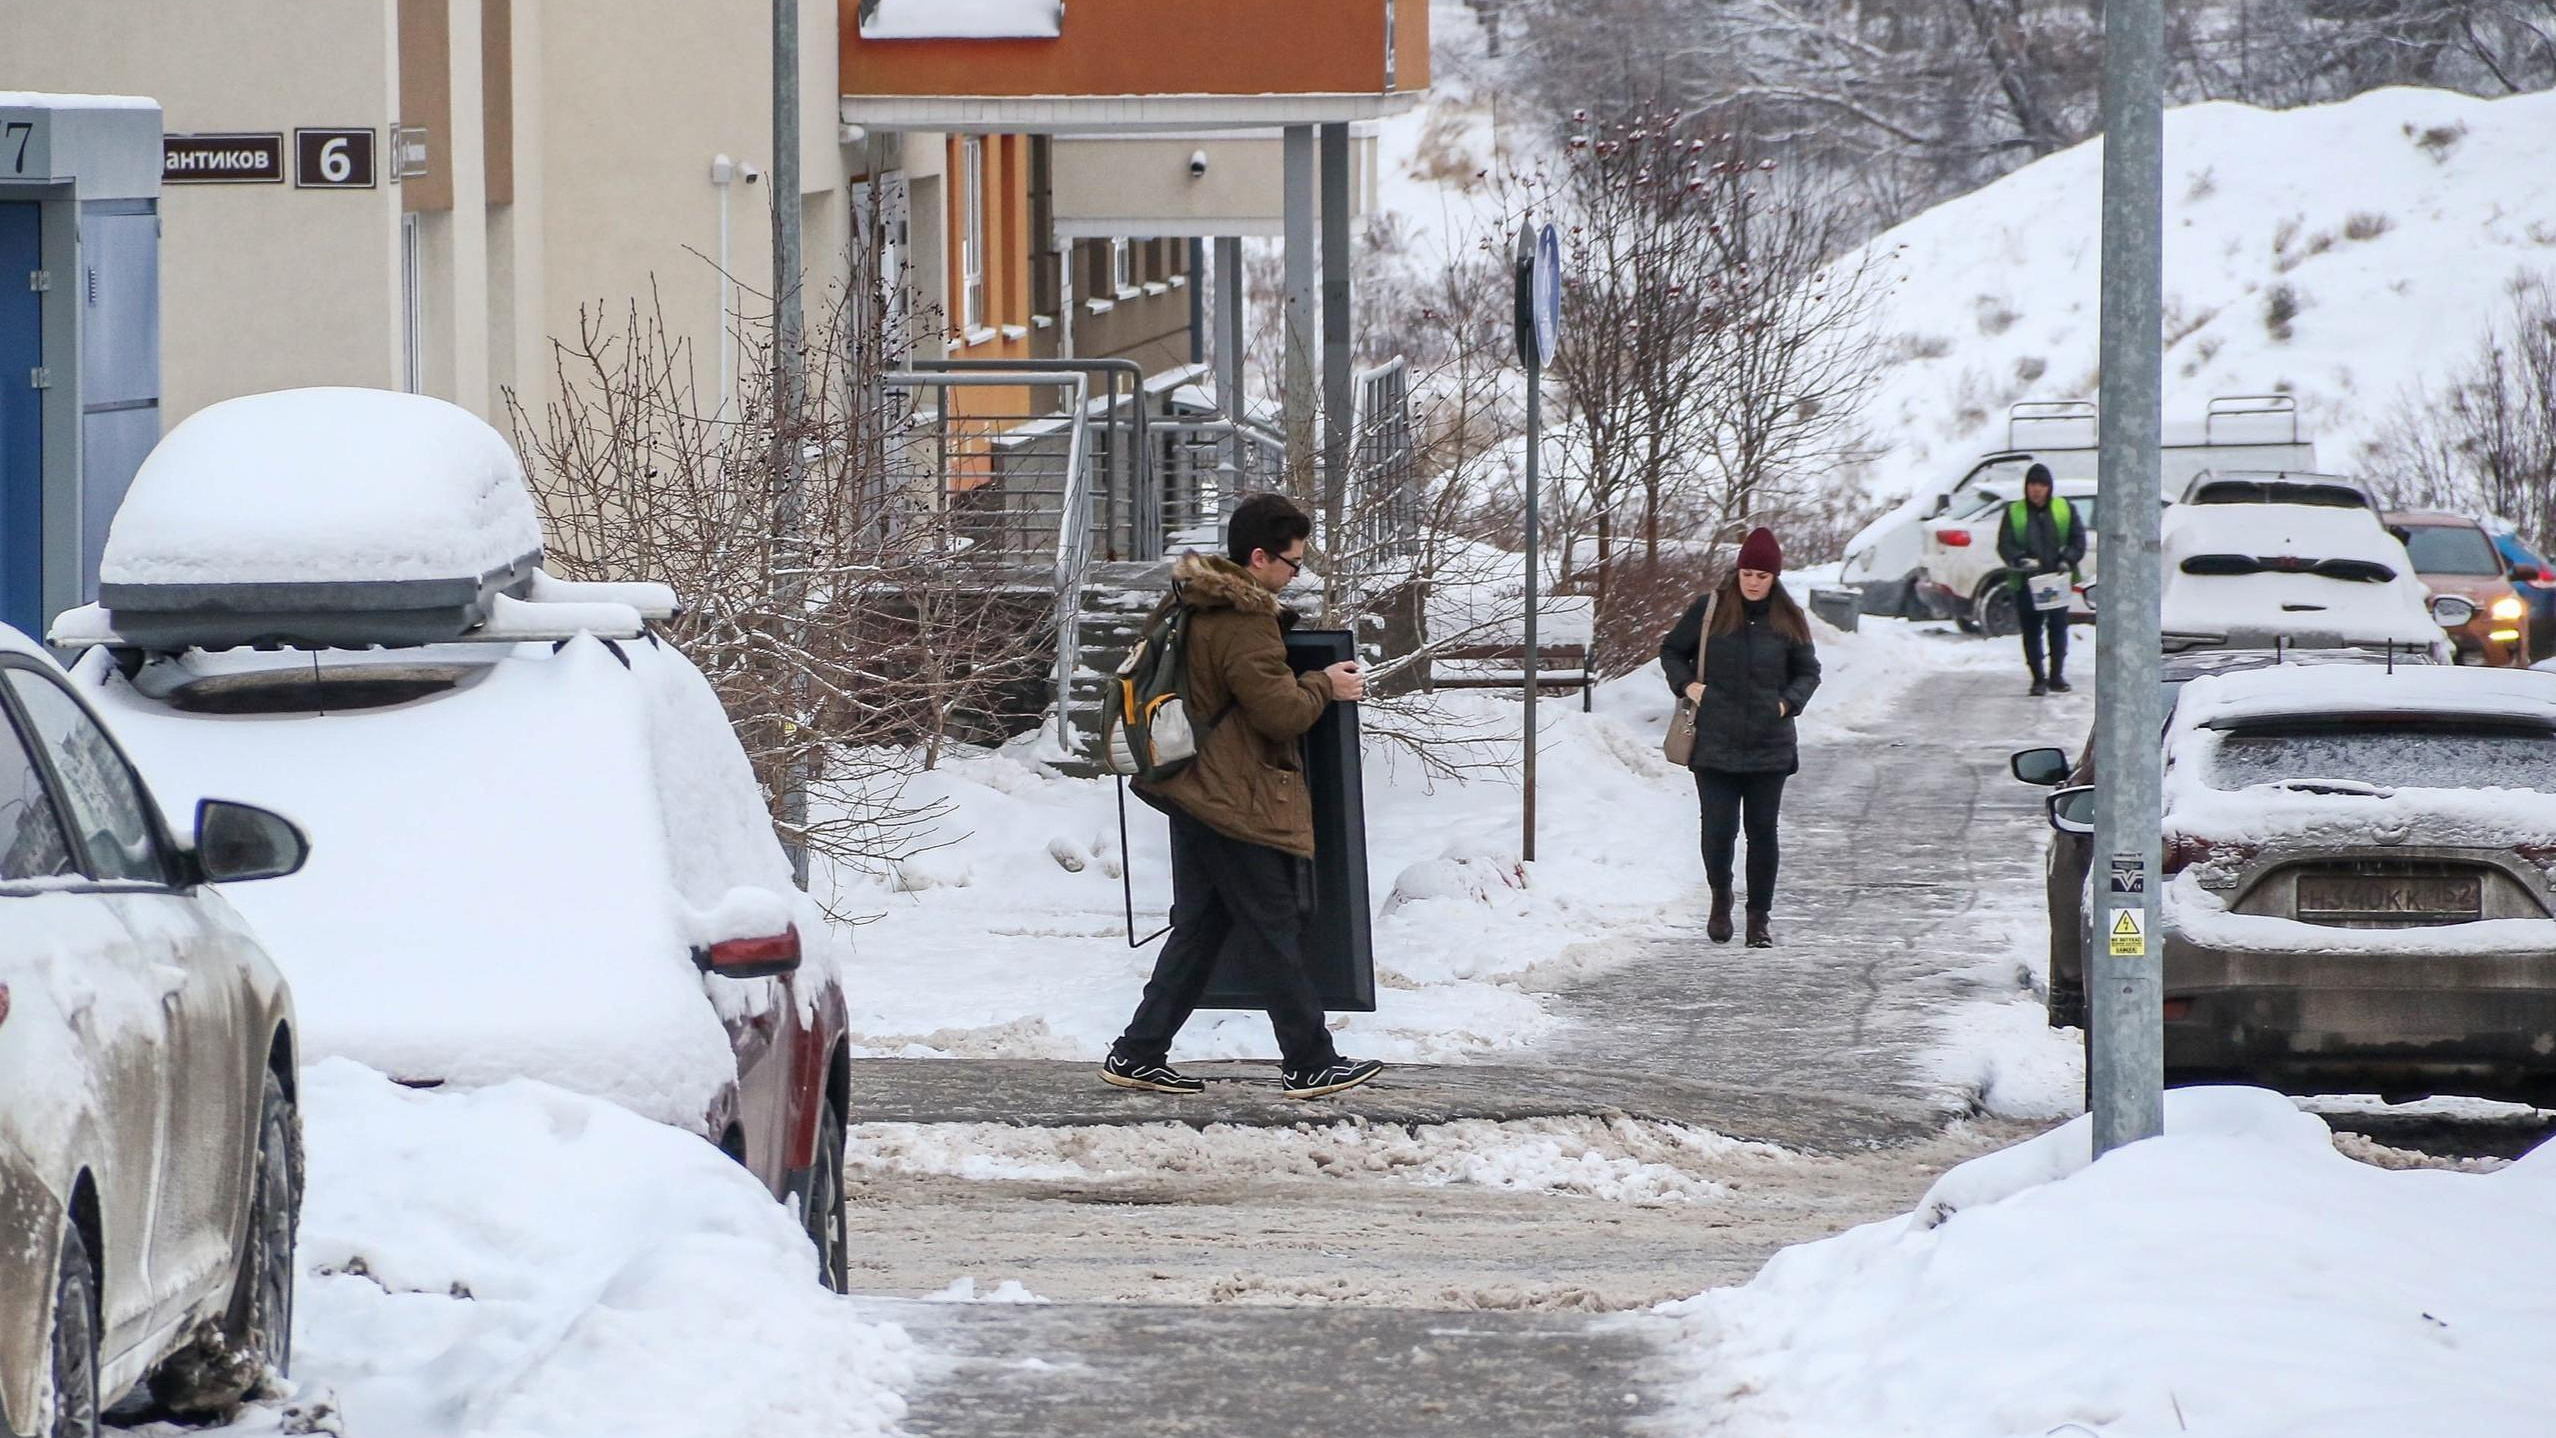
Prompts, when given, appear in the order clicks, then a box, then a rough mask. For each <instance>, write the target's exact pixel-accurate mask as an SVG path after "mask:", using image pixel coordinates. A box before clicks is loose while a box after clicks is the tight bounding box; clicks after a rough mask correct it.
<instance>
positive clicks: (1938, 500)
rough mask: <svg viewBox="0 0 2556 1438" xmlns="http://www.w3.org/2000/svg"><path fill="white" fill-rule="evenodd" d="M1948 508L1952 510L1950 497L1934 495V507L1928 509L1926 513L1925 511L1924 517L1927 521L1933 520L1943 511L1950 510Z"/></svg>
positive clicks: (1947, 495)
mask: <svg viewBox="0 0 2556 1438" xmlns="http://www.w3.org/2000/svg"><path fill="white" fill-rule="evenodd" d="M1950 508H1952V496H1951V495H1949V494H1939V495H1936V496H1935V506H1934V508H1932V509H1929V510H1927V511H1926V517H1927V518H1928V519H1933V518H1934V517H1935V516H1937V515H1939V514H1942V513H1943V512H1944V511H1945V510H1947V509H1950Z"/></svg>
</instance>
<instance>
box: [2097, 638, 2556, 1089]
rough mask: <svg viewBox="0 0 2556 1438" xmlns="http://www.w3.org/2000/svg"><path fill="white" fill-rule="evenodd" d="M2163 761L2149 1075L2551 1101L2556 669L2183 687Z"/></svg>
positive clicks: (2555, 1060) (2379, 669) (2289, 670)
mask: <svg viewBox="0 0 2556 1438" xmlns="http://www.w3.org/2000/svg"><path fill="white" fill-rule="evenodd" d="M2165 761H2166V795H2165V811H2164V819H2165V833H2164V851H2165V871H2166V873H2167V875H2168V882H2167V884H2166V886H2165V888H2164V890H2163V892H2162V894H2161V896H2160V897H2161V915H2162V925H2163V929H2164V964H2165V975H2164V977H2165V984H2164V989H2165V1059H2166V1069H2167V1074H2168V1077H2169V1078H2170V1079H2171V1080H2173V1081H2176V1082H2190V1081H2195V1080H2207V1079H2238V1080H2242V1081H2245V1082H2250V1083H2259V1084H2265V1085H2268V1086H2272V1087H2276V1088H2281V1089H2285V1090H2288V1091H2291V1092H2302V1093H2308V1092H2314V1093H2333V1092H2365V1091H2376V1092H2378V1093H2381V1094H2383V1095H2387V1096H2390V1097H2415V1096H2421V1095H2425V1094H2431V1093H2457V1094H2465V1095H2471V1096H2476V1097H2485V1098H2501V1099H2512V1100H2516V1101H2521V1102H2534V1103H2542V1104H2543V1103H2549V1102H2551V1101H2556V674H2544V673H2537V672H2531V671H2526V670H2522V671H2514V670H2479V669H2460V668H2454V667H2446V666H2443V667H2434V666H2399V667H2396V668H2394V669H2392V670H2391V669H2390V668H2388V667H2387V666H2384V665H2363V666H2357V667H2352V668H2335V667H2330V666H2329V667H2320V668H2314V669H2307V668H2301V667H2295V666H2275V667H2272V668H2266V669H2257V670H2252V671H2249V672H2245V673H2236V674H2223V675H2217V676H2213V677H2209V678H2201V679H2195V680H2193V681H2192V682H2190V683H2188V684H2186V685H2185V686H2184V688H2183V692H2182V694H2181V696H2180V697H2179V700H2178V702H2177V704H2176V706H2175V714H2174V719H2173V722H2172V723H2171V724H2170V725H2169V726H2168V730H2167V735H2166V749H2165ZM2086 792H2087V791H2083V790H2062V791H2061V795H2060V796H2058V797H2056V798H2054V802H2053V813H2054V817H2061V816H2063V815H2064V813H2065V812H2066V811H2068V810H2070V809H2072V808H2074V807H2077V806H2079V805H2081V804H2082V800H2075V803H2074V804H2072V803H2071V800H2073V799H2075V796H2078V795H2082V794H2085V793H2086ZM2063 822H2067V823H2073V822H2074V821H2073V820H2067V819H2064V818H2063Z"/></svg>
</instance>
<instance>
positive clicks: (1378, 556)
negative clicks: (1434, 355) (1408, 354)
mask: <svg viewBox="0 0 2556 1438" xmlns="http://www.w3.org/2000/svg"><path fill="white" fill-rule="evenodd" d="M1357 394H1358V411H1357V414H1356V416H1355V419H1354V426H1353V428H1352V429H1351V430H1350V434H1351V436H1352V439H1353V440H1354V444H1355V447H1354V449H1353V451H1352V454H1351V460H1350V468H1349V493H1348V495H1347V503H1346V504H1345V505H1344V506H1343V521H1344V527H1345V528H1346V529H1347V530H1348V531H1349V532H1348V534H1346V535H1345V536H1343V537H1342V542H1341V543H1340V544H1338V545H1336V546H1335V552H1336V553H1338V554H1339V555H1340V556H1341V561H1342V563H1343V564H1345V566H1346V567H1347V569H1348V571H1349V573H1350V574H1351V575H1352V576H1353V577H1355V578H1357V579H1360V580H1362V581H1366V580H1374V579H1378V578H1383V577H1385V576H1386V575H1388V574H1389V573H1390V572H1391V571H1392V570H1393V569H1394V568H1395V567H1396V566H1397V565H1399V564H1400V563H1402V562H1403V561H1406V560H1409V559H1411V558H1412V557H1413V556H1414V555H1416V554H1417V553H1418V551H1419V537H1420V518H1421V516H1420V451H1419V445H1418V443H1417V440H1416V438H1415V436H1414V433H1413V428H1412V423H1411V367H1410V365H1409V363H1408V362H1407V361H1405V360H1404V359H1403V358H1402V357H1401V356H1399V355H1397V356H1395V357H1394V358H1392V359H1390V360H1387V361H1385V362H1384V363H1383V364H1380V365H1377V366H1376V367H1374V368H1373V369H1365V370H1360V371H1359V372H1358V374H1357Z"/></svg>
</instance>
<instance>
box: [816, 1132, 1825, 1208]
mask: <svg viewBox="0 0 2556 1438" xmlns="http://www.w3.org/2000/svg"><path fill="white" fill-rule="evenodd" d="M848 1152H849V1153H850V1154H851V1155H852V1171H853V1173H854V1174H855V1176H863V1175H876V1176H888V1175H896V1174H931V1175H935V1176H940V1177H951V1178H963V1179H967V1180H970V1181H972V1182H979V1183H985V1182H1005V1181H1044V1182H1064V1183H1089V1182H1093V1181H1096V1180H1107V1179H1115V1178H1126V1177H1129V1176H1132V1175H1148V1176H1152V1177H1165V1176H1173V1175H1177V1176H1178V1177H1180V1178H1182V1179H1189V1180H1199V1179H1210V1180H1212V1179H1231V1180H1247V1181H1249V1182H1253V1183H1263V1182H1272V1181H1287V1180H1315V1181H1325V1180H1327V1181H1335V1182H1337V1181H1355V1180H1362V1179H1363V1180H1375V1179H1382V1180H1387V1181H1390V1182H1396V1183H1408V1184H1414V1185H1417V1186H1420V1187H1424V1188H1437V1187H1444V1186H1446V1185H1450V1184H1463V1185H1467V1186H1470V1187H1475V1188H1488V1189H1498V1190H1504V1191H1510V1192H1526V1193H1548V1194H1564V1195H1569V1196H1573V1197H1580V1198H1591V1199H1600V1200H1604V1201H1608V1202H1614V1203H1639V1204H1663V1203H1693V1202H1706V1201H1711V1200H1714V1199H1718V1198H1723V1197H1726V1196H1727V1195H1728V1194H1729V1193H1730V1191H1731V1186H1732V1181H1733V1180H1735V1179H1743V1180H1744V1179H1747V1178H1753V1177H1755V1176H1756V1175H1757V1174H1759V1173H1762V1172H1764V1171H1765V1170H1767V1169H1769V1168H1779V1167H1782V1166H1785V1165H1787V1164H1790V1163H1791V1162H1793V1156H1792V1155H1790V1154H1788V1153H1786V1152H1785V1151H1784V1150H1783V1149H1780V1148H1776V1147H1773V1146H1771V1145H1768V1144H1762V1143H1748V1142H1743V1141H1741V1140H1738V1139H1733V1138H1726V1137H1724V1136H1722V1135H1720V1134H1717V1133H1712V1132H1709V1131H1707V1130H1704V1129H1700V1128H1692V1127H1688V1126H1685V1125H1681V1124H1671V1123H1654V1122H1648V1121H1644V1120H1639V1119H1628V1118H1613V1119H1605V1118H1549V1119H1520V1120H1514V1121H1511V1122H1506V1123H1495V1122H1491V1121H1489V1120H1485V1119H1465V1120H1459V1121H1457V1122H1453V1123H1439V1124H1423V1125H1418V1126H1415V1127H1410V1128H1406V1127H1403V1126H1401V1125H1398V1124H1369V1123H1366V1122H1363V1121H1360V1120H1355V1119H1352V1120H1347V1121H1343V1122H1339V1123H1333V1124H1325V1125H1321V1126H1315V1125H1311V1124H1299V1125H1297V1126H1295V1127H1293V1128H1262V1127H1252V1126H1244V1125H1236V1124H1221V1123H1220V1124H1209V1125H1207V1126H1206V1127H1204V1128H1192V1127H1190V1126H1189V1125H1186V1124H1172V1123H1161V1124H1129V1125H1107V1126H1101V1127H1093V1128H1023V1127H1019V1126H1016V1125H1012V1124H913V1123H870V1124H856V1125H855V1126H854V1127H853V1130H852V1141H851V1143H850V1144H849V1145H848Z"/></svg>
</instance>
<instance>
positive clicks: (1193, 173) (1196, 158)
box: [1189, 150, 1207, 180]
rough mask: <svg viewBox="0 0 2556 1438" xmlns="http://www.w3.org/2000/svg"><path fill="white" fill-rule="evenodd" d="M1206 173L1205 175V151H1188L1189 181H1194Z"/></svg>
mask: <svg viewBox="0 0 2556 1438" xmlns="http://www.w3.org/2000/svg"><path fill="white" fill-rule="evenodd" d="M1206 173H1207V152H1206V151H1205V150H1192V151H1190V152H1189V178H1191V179H1193V180H1195V179H1197V178H1198V177H1199V176H1201V175H1204V174H1206Z"/></svg>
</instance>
